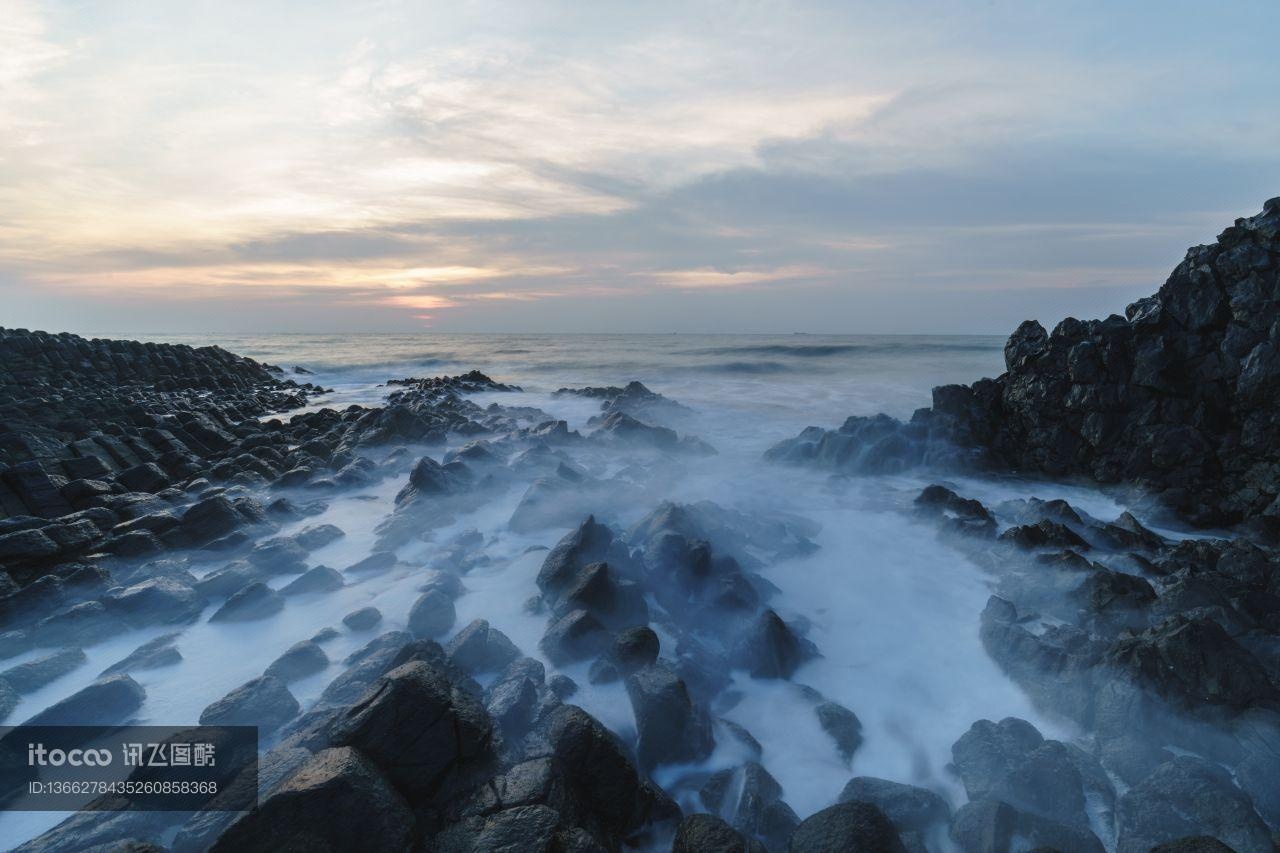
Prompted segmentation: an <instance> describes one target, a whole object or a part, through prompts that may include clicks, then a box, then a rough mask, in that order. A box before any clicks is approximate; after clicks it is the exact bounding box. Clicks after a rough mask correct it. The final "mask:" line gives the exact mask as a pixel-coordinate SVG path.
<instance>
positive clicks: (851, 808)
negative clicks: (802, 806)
mask: <svg viewBox="0 0 1280 853" xmlns="http://www.w3.org/2000/svg"><path fill="white" fill-rule="evenodd" d="M788 849H790V850H791V851H792V853H809V851H813V850H876V851H884V853H906V848H905V847H904V846H903V844H902V839H901V838H899V837H898V831H897V830H896V829H894V828H893V824H892V823H890V822H889V818H888V817H886V816H885V814H884V812H882V811H880V809H878V808H876V807H875V806H873V805H872V804H871V803H860V802H853V803H838V804H836V805H834V806H830V807H828V808H825V809H823V810H822V811H820V812H817V813H816V814H813V815H811V816H809V817H807V818H805V819H804V820H803V821H801V823H800V825H799V826H798V827H796V831H795V833H794V834H792V836H791V842H790V845H789V848H788Z"/></svg>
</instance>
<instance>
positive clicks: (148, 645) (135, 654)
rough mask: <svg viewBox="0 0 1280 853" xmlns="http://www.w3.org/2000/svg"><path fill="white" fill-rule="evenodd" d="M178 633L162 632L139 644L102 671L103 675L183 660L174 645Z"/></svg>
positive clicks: (155, 667)
mask: <svg viewBox="0 0 1280 853" xmlns="http://www.w3.org/2000/svg"><path fill="white" fill-rule="evenodd" d="M177 638H178V635H177V634H162V635H161V636H159V637H156V638H155V639H153V640H148V641H147V642H145V643H143V644H142V645H140V646H138V647H137V648H136V649H134V650H133V651H132V652H130V653H129V654H128V655H126V656H125V657H124V659H122V660H119V661H117V662H115V663H113V664H112V665H111V666H109V667H107V668H106V669H104V670H103V671H102V673H101V674H102V675H115V674H116V673H118V672H134V671H136V670H143V669H159V668H160V667H163V666H172V665H174V664H176V663H179V662H181V660H182V655H181V653H179V652H178V650H177V649H176V648H174V647H173V642H174V640H176V639H177Z"/></svg>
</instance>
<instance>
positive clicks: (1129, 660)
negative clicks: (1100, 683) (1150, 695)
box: [1107, 617, 1280, 709]
mask: <svg viewBox="0 0 1280 853" xmlns="http://www.w3.org/2000/svg"><path fill="white" fill-rule="evenodd" d="M1107 660H1108V662H1109V663H1110V664H1111V665H1113V666H1115V667H1117V668H1118V669H1119V670H1121V671H1122V672H1123V673H1124V674H1125V675H1126V676H1127V677H1129V678H1130V679H1132V680H1133V681H1134V682H1136V683H1138V684H1144V685H1148V686H1150V687H1152V688H1154V689H1155V690H1156V691H1157V692H1158V693H1159V694H1160V695H1161V696H1164V697H1165V698H1167V699H1170V700H1173V701H1176V702H1179V703H1181V704H1183V705H1188V704H1190V705H1195V704H1199V703H1209V704H1213V705H1221V706H1226V707H1229V708H1235V709H1244V708H1247V707H1249V706H1250V705H1253V704H1256V703H1261V702H1268V701H1276V700H1277V699H1280V689H1278V688H1277V687H1276V685H1275V684H1273V683H1272V682H1271V680H1270V678H1269V677H1268V675H1267V672H1266V670H1265V668H1264V667H1263V666H1262V664H1261V663H1260V662H1259V661H1258V659H1257V658H1256V657H1255V656H1254V655H1253V654H1252V653H1250V652H1249V651H1247V650H1246V649H1244V648H1243V647H1241V646H1240V645H1239V644H1238V643H1236V642H1235V641H1234V640H1232V639H1231V637H1229V636H1228V635H1227V633H1226V632H1225V631H1223V629H1222V627H1221V626H1220V625H1218V623H1216V622H1213V621H1212V620H1209V619H1203V618H1201V619H1195V618H1192V619H1188V618H1184V617H1175V618H1173V619H1170V620H1167V621H1166V622H1164V623H1162V624H1160V625H1157V626H1155V627H1153V628H1151V629H1149V630H1147V631H1144V632H1143V633H1141V634H1138V635H1137V636H1133V637H1123V638H1121V639H1120V640H1118V641H1117V642H1116V644H1115V645H1114V646H1113V647H1112V649H1111V650H1110V651H1109V652H1108V654H1107Z"/></svg>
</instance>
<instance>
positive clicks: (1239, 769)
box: [1236, 752, 1280, 831]
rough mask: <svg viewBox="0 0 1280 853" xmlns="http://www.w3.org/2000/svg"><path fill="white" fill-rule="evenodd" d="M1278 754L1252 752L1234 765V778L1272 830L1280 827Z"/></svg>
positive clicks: (1279, 760)
mask: <svg viewBox="0 0 1280 853" xmlns="http://www.w3.org/2000/svg"><path fill="white" fill-rule="evenodd" d="M1277 779H1280V756H1277V755H1275V754H1273V753H1264V752H1253V753H1251V754H1250V755H1248V756H1247V757H1246V758H1245V759H1244V761H1242V762H1240V764H1238V765H1237V766H1236V780H1237V781H1238V782H1239V784H1240V787H1241V789H1242V790H1244V792H1245V793H1247V794H1248V795H1249V796H1250V797H1251V798H1252V799H1253V807H1254V808H1255V809H1256V810H1257V812H1258V814H1259V815H1260V816H1261V817H1262V819H1263V820H1265V821H1266V822H1267V825H1268V826H1269V827H1271V829H1272V830H1273V831H1274V830H1276V829H1277V828H1280V785H1277V784H1276V780H1277Z"/></svg>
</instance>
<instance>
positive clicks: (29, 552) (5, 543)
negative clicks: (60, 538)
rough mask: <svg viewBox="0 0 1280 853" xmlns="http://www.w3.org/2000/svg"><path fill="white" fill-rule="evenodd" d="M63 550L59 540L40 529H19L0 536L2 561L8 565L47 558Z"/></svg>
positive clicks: (0, 559)
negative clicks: (51, 537)
mask: <svg viewBox="0 0 1280 853" xmlns="http://www.w3.org/2000/svg"><path fill="white" fill-rule="evenodd" d="M61 550H62V549H61V548H59V547H58V543H57V542H54V541H53V540H52V539H50V538H49V536H48V535H47V534H45V533H44V532H42V531H40V530H19V531H17V532H16V533H6V534H5V535H3V536H0V561H3V562H4V563H5V564H6V565H14V566H17V565H21V564H23V563H28V562H38V561H42V560H47V559H49V558H50V557H54V556H56V555H57V554H58V553H59V552H60V551H61Z"/></svg>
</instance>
